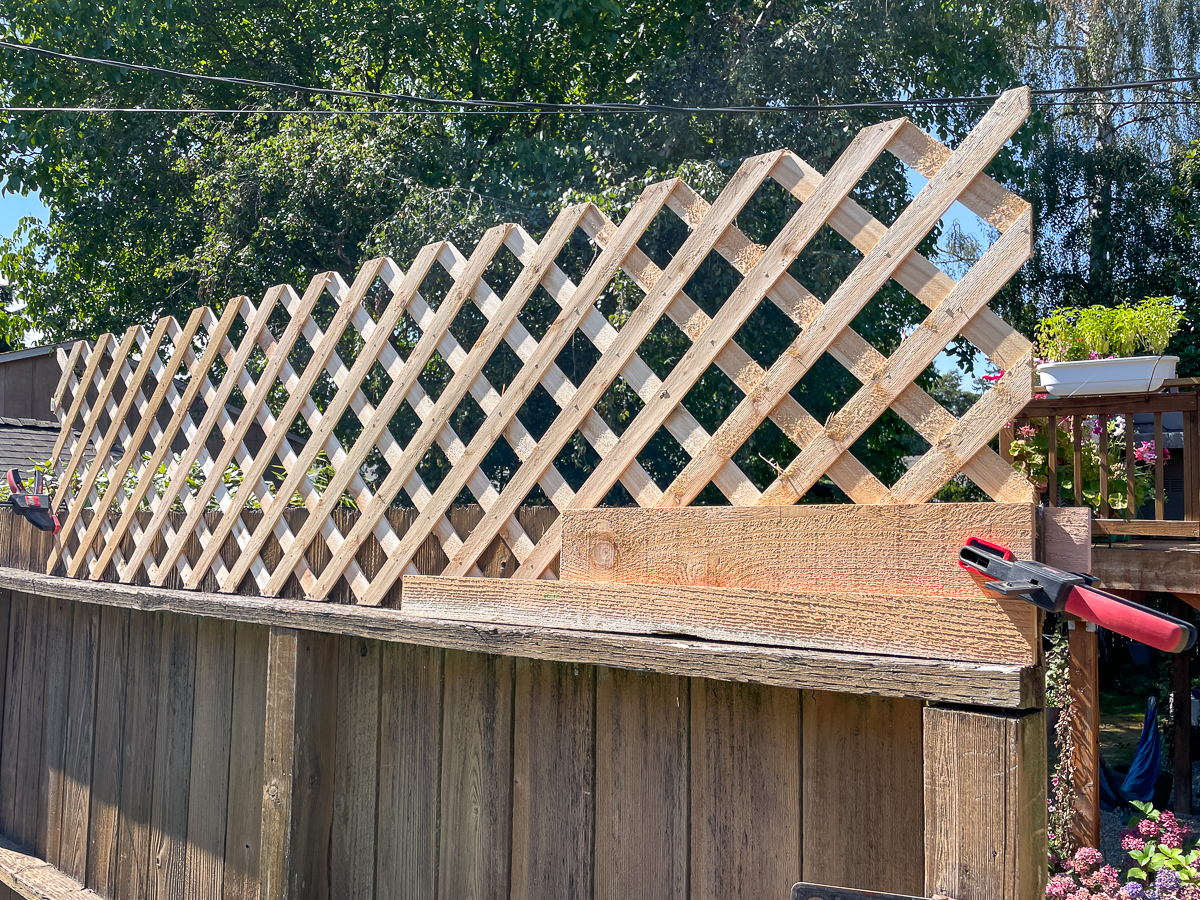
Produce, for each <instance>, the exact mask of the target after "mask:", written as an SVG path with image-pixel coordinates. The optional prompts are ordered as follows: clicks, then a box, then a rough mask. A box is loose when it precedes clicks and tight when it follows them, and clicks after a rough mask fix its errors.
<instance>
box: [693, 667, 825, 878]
mask: <svg viewBox="0 0 1200 900" xmlns="http://www.w3.org/2000/svg"><path fill="white" fill-rule="evenodd" d="M691 698H692V740H691V756H692V770H691V775H692V809H691V814H692V820H691V839H692V845H691V896H692V897H693V898H694V900H742V898H744V900H752V898H753V900H758V898H763V897H786V896H788V892H789V891H790V889H791V886H792V885H793V884H795V883H796V882H797V881H799V880H800V874H801V857H800V853H801V841H800V834H801V831H800V829H801V790H802V786H801V771H800V756H801V754H800V741H801V731H800V692H799V691H790V690H783V689H780V688H765V687H759V686H757V685H740V684H731V683H728V682H720V681H710V680H707V679H704V680H702V679H693V681H692V686H691Z"/></svg>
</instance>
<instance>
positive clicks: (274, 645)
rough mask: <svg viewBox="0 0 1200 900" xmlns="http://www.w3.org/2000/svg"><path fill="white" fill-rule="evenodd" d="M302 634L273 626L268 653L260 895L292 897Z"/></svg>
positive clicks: (270, 898)
mask: <svg viewBox="0 0 1200 900" xmlns="http://www.w3.org/2000/svg"><path fill="white" fill-rule="evenodd" d="M298 649H299V633H298V632H297V631H296V630H295V629H293V628H281V627H275V626H273V627H272V628H271V631H270V637H269V640H268V650H267V690H266V725H265V731H264V738H263V801H262V831H261V837H260V841H259V846H260V856H259V872H260V874H259V896H260V897H263V898H266V900H282V898H284V897H286V896H288V893H287V888H288V882H289V880H290V878H291V859H292V854H291V850H292V842H291V833H292V816H293V808H292V806H293V804H292V779H293V769H294V759H295V753H296V747H295V733H296V658H297V652H298Z"/></svg>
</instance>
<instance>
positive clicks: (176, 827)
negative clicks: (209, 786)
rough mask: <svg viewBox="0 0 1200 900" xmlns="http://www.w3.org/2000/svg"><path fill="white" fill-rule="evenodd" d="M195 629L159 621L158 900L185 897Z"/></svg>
mask: <svg viewBox="0 0 1200 900" xmlns="http://www.w3.org/2000/svg"><path fill="white" fill-rule="evenodd" d="M196 625H197V620H196V619H194V618H191V617H188V616H174V615H169V616H167V617H166V618H165V620H164V621H163V630H162V657H161V659H160V661H159V681H158V721H157V730H156V735H155V741H154V791H153V794H152V799H151V803H150V885H149V886H150V889H151V896H152V897H156V898H159V900H168V898H170V900H174V898H177V897H182V896H183V895H184V890H185V885H186V880H185V878H186V870H185V866H186V855H187V824H188V800H189V794H190V791H189V786H188V776H189V773H190V772H191V758H192V706H193V699H194V696H195V686H196Z"/></svg>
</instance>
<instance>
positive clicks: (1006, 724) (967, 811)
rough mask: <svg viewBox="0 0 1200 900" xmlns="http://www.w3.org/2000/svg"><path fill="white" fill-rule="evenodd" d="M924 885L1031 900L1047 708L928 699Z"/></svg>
mask: <svg viewBox="0 0 1200 900" xmlns="http://www.w3.org/2000/svg"><path fill="white" fill-rule="evenodd" d="M924 721H925V893H926V895H933V894H946V895H948V896H950V897H954V898H956V900H1028V898H1030V897H1040V896H1042V893H1043V891H1044V890H1045V883H1046V714H1045V711H1044V710H1037V711H1034V712H1026V713H989V712H983V711H976V710H962V709H942V708H939V707H933V706H930V707H926V708H925V714H924Z"/></svg>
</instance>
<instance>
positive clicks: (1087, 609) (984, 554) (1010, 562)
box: [958, 538, 1196, 653]
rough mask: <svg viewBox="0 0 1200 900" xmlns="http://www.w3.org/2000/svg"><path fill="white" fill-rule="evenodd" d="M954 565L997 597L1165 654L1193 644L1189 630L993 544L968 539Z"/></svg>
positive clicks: (1088, 580) (1087, 580)
mask: <svg viewBox="0 0 1200 900" xmlns="http://www.w3.org/2000/svg"><path fill="white" fill-rule="evenodd" d="M958 564H959V565H960V566H962V567H963V568H964V569H967V570H969V571H972V572H978V573H979V574H980V575H986V576H988V577H989V578H991V579H993V580H991V581H988V582H986V583H985V587H987V588H988V589H989V590H992V591H995V592H996V593H998V594H1004V595H1005V596H1008V597H1021V598H1023V599H1025V600H1028V601H1029V602H1030V603H1032V604H1034V605H1035V606H1040V607H1041V608H1042V609H1044V610H1046V611H1047V612H1065V613H1068V614H1070V615H1072V616H1078V617H1079V618H1081V619H1086V620H1087V621H1089V622H1095V623H1096V624H1097V625H1100V626H1102V627H1104V628H1107V629H1108V630H1109V631H1115V632H1116V633H1117V634H1123V635H1125V637H1127V638H1132V639H1133V640H1135V641H1140V642H1141V643H1143V644H1146V645H1147V646H1149V647H1154V648H1156V649H1158V650H1162V651H1163V652H1165V653H1182V652H1184V651H1185V650H1190V649H1191V648H1192V646H1193V645H1194V644H1195V643H1196V627H1195V626H1194V625H1192V624H1190V623H1188V622H1185V621H1183V620H1182V619H1177V618H1175V617H1174V616H1169V615H1167V614H1166V613H1161V612H1159V611H1158V610H1154V609H1150V608H1149V607H1145V606H1142V605H1141V604H1138V603H1134V602H1132V601H1130V600H1126V599H1125V598H1124V597H1118V596H1116V595H1115V594H1110V593H1108V592H1107V591H1102V590H1100V589H1099V588H1095V587H1092V585H1093V584H1094V583H1095V579H1094V578H1092V576H1091V575H1083V574H1080V573H1077V572H1066V571H1064V570H1062V569H1056V568H1054V567H1053V566H1047V565H1043V564H1042V563H1037V562H1030V561H1028V560H1023V559H1016V558H1015V557H1014V556H1013V555H1012V553H1011V552H1009V550H1008V549H1007V548H1005V547H1001V546H1000V545H999V544H993V543H990V542H988V541H984V540H980V539H979V538H971V539H970V540H969V541H967V543H966V546H964V547H963V548H962V549H961V550H959V551H958Z"/></svg>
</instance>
